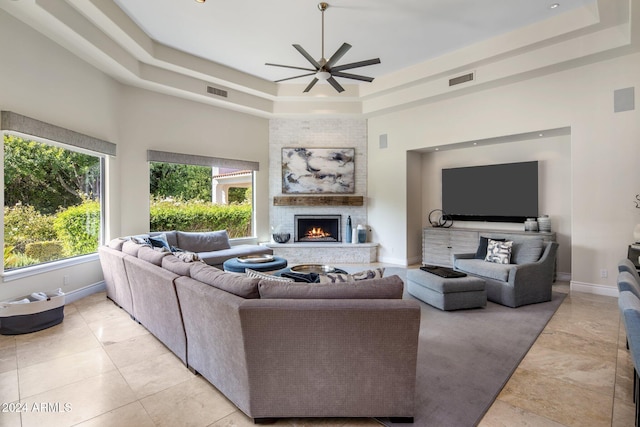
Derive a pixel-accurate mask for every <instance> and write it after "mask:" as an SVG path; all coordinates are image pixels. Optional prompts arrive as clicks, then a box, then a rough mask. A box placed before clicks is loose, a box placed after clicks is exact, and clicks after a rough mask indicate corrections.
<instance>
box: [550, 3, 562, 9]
mask: <svg viewBox="0 0 640 427" xmlns="http://www.w3.org/2000/svg"><path fill="white" fill-rule="evenodd" d="M559 7H560V3H552V4H551V5H550V6H549V9H557V8H559Z"/></svg>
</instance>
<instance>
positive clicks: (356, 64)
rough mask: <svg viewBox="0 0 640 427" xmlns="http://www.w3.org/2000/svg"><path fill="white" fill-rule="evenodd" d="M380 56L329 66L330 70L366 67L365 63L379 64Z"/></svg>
mask: <svg viewBox="0 0 640 427" xmlns="http://www.w3.org/2000/svg"><path fill="white" fill-rule="evenodd" d="M379 63H380V58H375V59H367V60H366V61H359V62H352V63H350V64H344V65H338V66H337V67H333V68H331V71H342V70H350V69H351V68H358V67H366V66H367V65H374V64H379Z"/></svg>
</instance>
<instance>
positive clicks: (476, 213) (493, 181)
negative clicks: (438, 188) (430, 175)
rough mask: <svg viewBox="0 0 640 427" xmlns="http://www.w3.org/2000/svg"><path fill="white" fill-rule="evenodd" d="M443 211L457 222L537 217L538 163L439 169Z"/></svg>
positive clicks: (499, 220) (523, 219) (512, 220)
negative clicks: (440, 171) (440, 170)
mask: <svg viewBox="0 0 640 427" xmlns="http://www.w3.org/2000/svg"><path fill="white" fill-rule="evenodd" d="M442 210H443V211H444V212H445V213H447V214H449V215H451V217H452V219H454V220H459V221H493V222H524V221H525V220H526V219H527V218H536V217H537V216H538V162H537V161H532V162H520V163H505V164H496V165H486V166H470V167H462V168H452V169H442Z"/></svg>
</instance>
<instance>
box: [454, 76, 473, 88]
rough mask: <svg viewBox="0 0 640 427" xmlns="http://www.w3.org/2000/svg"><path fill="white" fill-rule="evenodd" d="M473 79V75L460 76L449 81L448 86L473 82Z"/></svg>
mask: <svg viewBox="0 0 640 427" xmlns="http://www.w3.org/2000/svg"><path fill="white" fill-rule="evenodd" d="M473 79H474V74H473V73H469V74H464V75H462V76H458V77H454V78H452V79H449V86H455V85H459V84H460V83H466V82H470V81H473Z"/></svg>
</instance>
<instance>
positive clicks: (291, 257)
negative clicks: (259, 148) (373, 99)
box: [267, 119, 378, 265]
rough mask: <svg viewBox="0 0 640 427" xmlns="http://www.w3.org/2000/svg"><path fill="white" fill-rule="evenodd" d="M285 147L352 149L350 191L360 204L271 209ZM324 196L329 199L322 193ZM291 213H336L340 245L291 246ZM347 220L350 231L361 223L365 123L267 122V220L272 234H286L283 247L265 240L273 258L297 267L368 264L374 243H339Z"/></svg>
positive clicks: (278, 189) (374, 255) (364, 208)
mask: <svg viewBox="0 0 640 427" xmlns="http://www.w3.org/2000/svg"><path fill="white" fill-rule="evenodd" d="M290 147H312V148H331V147H352V148H355V157H356V158H355V192H354V193H353V194H349V195H350V196H362V197H363V198H364V203H363V204H362V206H327V205H324V204H323V205H317V206H274V202H273V198H274V197H277V196H286V195H290V194H283V193H282V149H283V148H290ZM325 195H326V196H331V195H328V194H325ZM295 215H340V216H341V221H340V223H341V226H340V232H341V234H342V235H343V237H342V242H335V243H334V242H317V243H316V242H313V243H308V242H299V243H297V242H295V241H294V235H295V234H294V233H295V229H294V227H295V222H294V217H295ZM348 216H351V221H352V225H353V227H354V228H355V227H357V225H358V224H363V225H365V226H366V224H367V121H366V120H365V119H313V120H298V119H272V120H270V121H269V221H270V224H271V229H272V232H273V231H278V232H285V233H290V234H291V240H290V241H289V242H288V243H275V242H273V241H272V242H270V243H268V244H267V245H268V246H269V247H271V248H272V249H273V250H274V254H275V255H277V256H281V257H283V258H285V259H287V260H288V261H289V264H290V265H292V264H301V263H321V264H336V263H370V262H376V261H377V248H378V244H377V243H373V242H371V240H370V237H369V238H368V240H367V243H358V244H351V243H345V238H344V232H345V231H344V228H345V226H346V223H347V217H348Z"/></svg>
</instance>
